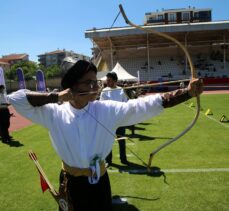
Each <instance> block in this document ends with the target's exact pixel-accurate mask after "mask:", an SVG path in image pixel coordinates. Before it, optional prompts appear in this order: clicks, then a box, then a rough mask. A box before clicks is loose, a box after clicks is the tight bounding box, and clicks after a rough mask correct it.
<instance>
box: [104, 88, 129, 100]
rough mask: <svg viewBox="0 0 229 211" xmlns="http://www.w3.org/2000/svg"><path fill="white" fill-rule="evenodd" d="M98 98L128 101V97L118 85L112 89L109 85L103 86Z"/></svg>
mask: <svg viewBox="0 0 229 211" xmlns="http://www.w3.org/2000/svg"><path fill="white" fill-rule="evenodd" d="M100 100H114V101H119V102H126V101H128V98H127V96H126V94H125V92H124V90H123V89H122V88H121V87H119V86H118V87H117V88H114V89H112V88H110V87H106V88H104V89H103V91H102V93H101V95H100Z"/></svg>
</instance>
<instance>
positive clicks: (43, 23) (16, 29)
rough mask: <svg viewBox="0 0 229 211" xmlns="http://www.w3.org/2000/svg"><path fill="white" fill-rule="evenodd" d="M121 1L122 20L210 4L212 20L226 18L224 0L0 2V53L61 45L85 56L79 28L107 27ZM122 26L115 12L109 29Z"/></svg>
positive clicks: (227, 0)
mask: <svg viewBox="0 0 229 211" xmlns="http://www.w3.org/2000/svg"><path fill="white" fill-rule="evenodd" d="M119 4H122V6H123V8H124V10H125V12H126V14H127V16H128V18H129V19H130V20H131V21H132V22H134V23H136V24H140V25H142V24H143V22H144V15H145V13H146V12H155V11H156V10H157V9H158V10H159V11H161V9H162V8H164V9H177V8H188V7H189V6H191V7H196V8H211V9H212V20H213V21H219V20H229V12H228V9H229V0H123V1H118V0H117V1H115V0H0V57H1V56H3V55H8V54H12V53H17V54H20V53H27V54H28V55H29V59H30V60H32V61H37V60H38V57H37V55H40V54H43V53H45V52H51V51H55V50H57V49H60V50H62V49H65V50H67V51H70V50H72V51H74V52H76V53H80V54H84V55H87V56H91V48H92V46H93V45H92V42H91V40H90V39H88V38H85V31H86V30H88V29H92V28H93V27H96V28H97V29H98V28H110V27H111V26H112V23H113V22H114V20H115V18H116V16H117V14H118V12H119V7H118V6H119ZM119 26H126V23H125V22H124V20H123V18H122V16H121V15H120V16H119V17H118V19H117V21H116V22H115V24H114V27H119Z"/></svg>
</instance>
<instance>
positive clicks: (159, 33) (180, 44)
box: [119, 4, 200, 171]
mask: <svg viewBox="0 0 229 211" xmlns="http://www.w3.org/2000/svg"><path fill="white" fill-rule="evenodd" d="M119 9H120V12H121V13H122V16H123V18H124V19H125V21H126V23H127V24H129V25H130V26H133V27H135V28H137V29H139V30H142V31H145V32H147V33H152V34H156V35H158V36H160V37H164V38H165V39H167V40H170V41H172V42H174V43H176V44H177V45H178V46H179V47H180V48H181V49H182V50H183V52H184V54H185V55H186V57H187V60H188V63H189V66H190V70H191V76H192V79H194V78H196V71H195V68H194V65H193V62H192V59H191V56H190V54H189V52H188V51H187V49H186V48H185V46H184V45H183V44H182V43H181V42H179V41H178V40H177V39H175V38H174V37H171V36H169V35H168V34H165V33H162V32H159V31H155V30H153V29H151V28H146V27H141V26H138V25H136V24H134V23H132V22H131V21H129V19H128V18H127V16H126V14H125V11H124V9H123V7H122V5H121V4H120V5H119ZM196 101H197V109H196V114H195V117H194V119H193V120H192V122H191V123H190V124H189V125H188V127H187V128H186V129H184V130H183V131H182V132H181V133H180V134H178V135H177V136H175V137H174V138H172V139H170V140H168V141H167V142H165V143H164V144H162V145H160V146H159V147H158V148H157V149H155V150H154V151H153V152H151V153H150V157H149V161H148V166H147V168H148V171H150V167H151V163H152V159H153V156H154V155H155V154H156V153H157V152H159V151H160V150H161V149H163V148H164V147H166V146H168V145H169V144H171V143H172V142H174V141H176V140H178V139H179V138H180V137H181V136H183V135H184V134H185V133H187V132H188V131H189V130H190V129H191V128H192V127H193V125H195V123H196V121H197V119H198V117H199V113H200V97H199V95H197V97H196Z"/></svg>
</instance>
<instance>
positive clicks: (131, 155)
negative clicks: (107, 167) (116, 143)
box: [115, 154, 134, 157]
mask: <svg viewBox="0 0 229 211" xmlns="http://www.w3.org/2000/svg"><path fill="white" fill-rule="evenodd" d="M115 156H116V157H119V154H116V155H115ZM126 157H134V156H133V154H126Z"/></svg>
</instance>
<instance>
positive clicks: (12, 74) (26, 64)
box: [6, 61, 38, 80]
mask: <svg viewBox="0 0 229 211" xmlns="http://www.w3.org/2000/svg"><path fill="white" fill-rule="evenodd" d="M19 67H20V68H22V69H23V72H24V77H25V80H31V79H33V76H35V75H36V71H37V69H38V65H37V64H36V63H35V62H31V61H20V62H18V63H17V64H14V65H12V66H11V68H10V70H9V71H6V79H9V80H17V69H18V68H19Z"/></svg>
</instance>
